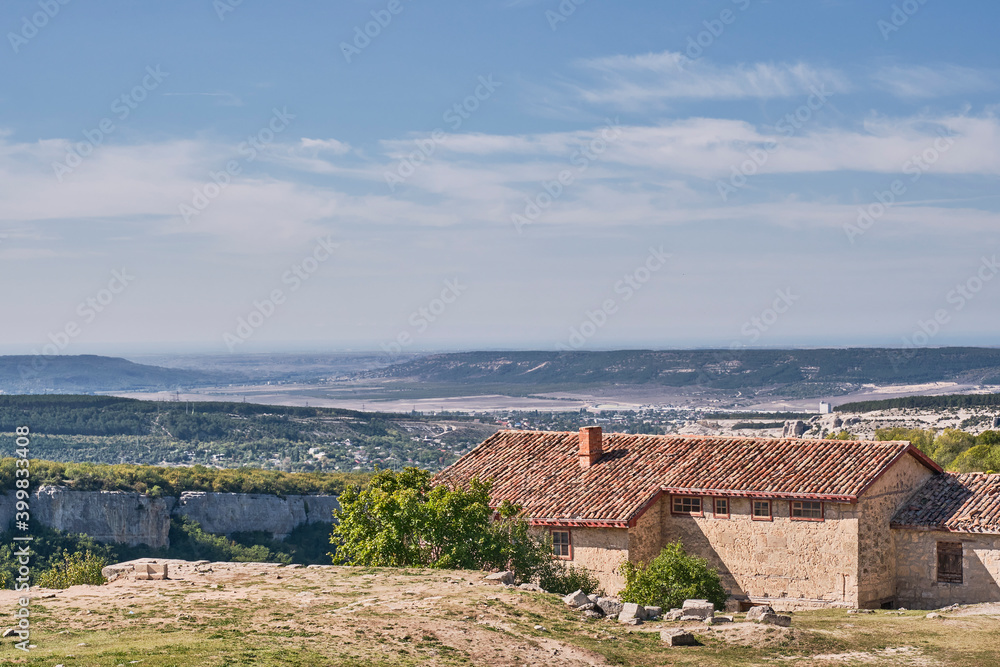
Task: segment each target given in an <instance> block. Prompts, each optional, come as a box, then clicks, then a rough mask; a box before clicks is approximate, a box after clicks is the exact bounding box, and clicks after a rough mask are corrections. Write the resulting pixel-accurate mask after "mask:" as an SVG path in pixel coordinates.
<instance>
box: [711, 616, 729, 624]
mask: <svg viewBox="0 0 1000 667" xmlns="http://www.w3.org/2000/svg"><path fill="white" fill-rule="evenodd" d="M732 622H733V617H732V616H710V617H709V618H706V619H705V625H722V624H723V623H732Z"/></svg>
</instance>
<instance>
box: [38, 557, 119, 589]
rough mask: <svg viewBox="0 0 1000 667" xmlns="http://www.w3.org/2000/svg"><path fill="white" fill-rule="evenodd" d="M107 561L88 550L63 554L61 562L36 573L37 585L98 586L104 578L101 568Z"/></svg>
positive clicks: (53, 586) (56, 586)
mask: <svg viewBox="0 0 1000 667" xmlns="http://www.w3.org/2000/svg"><path fill="white" fill-rule="evenodd" d="M107 564H108V561H107V560H106V559H104V558H102V557H101V556H97V555H94V554H93V553H91V552H90V551H86V552H80V551H76V552H73V553H67V554H63V558H62V561H61V562H56V563H53V565H52V566H51V567H50V568H49V569H47V570H45V571H44V572H42V573H41V574H40V575H38V585H39V586H41V587H42V588H69V587H70V586H79V585H81V584H89V585H91V586H100V585H101V584H103V583H104V582H105V581H106V579H105V578H104V575H103V574H101V570H102V569H103V568H104V566H106V565H107Z"/></svg>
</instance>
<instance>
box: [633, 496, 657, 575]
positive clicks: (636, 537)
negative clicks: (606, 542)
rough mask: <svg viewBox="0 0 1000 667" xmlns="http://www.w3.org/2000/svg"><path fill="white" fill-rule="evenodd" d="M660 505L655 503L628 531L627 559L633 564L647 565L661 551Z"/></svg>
mask: <svg viewBox="0 0 1000 667" xmlns="http://www.w3.org/2000/svg"><path fill="white" fill-rule="evenodd" d="M662 504H663V503H662V501H657V502H656V504H655V505H653V506H652V507H650V508H649V509H648V510H646V512H645V514H643V515H642V516H641V517H639V520H638V521H637V522H636V525H635V526H634V527H633V528H629V529H628V559H629V560H630V561H632V562H633V563H649V562H650V561H651V560H653V559H654V558H656V557H657V556H658V555H659V554H660V550H661V549H663V544H664V542H663V535H662V531H663V525H662V520H661V518H660V512H662Z"/></svg>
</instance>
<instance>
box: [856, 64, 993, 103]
mask: <svg viewBox="0 0 1000 667" xmlns="http://www.w3.org/2000/svg"><path fill="white" fill-rule="evenodd" d="M872 79H873V80H874V81H875V83H876V84H877V85H878V86H879V87H881V88H882V89H884V90H886V91H888V92H889V93H891V94H893V95H895V96H897V97H902V98H906V99H927V98H933V97H948V96H951V95H966V94H974V93H988V92H991V91H993V90H996V88H997V81H998V80H1000V75H998V73H997V72H994V71H987V70H981V69H972V68H969V67H960V66H958V65H937V66H933V67H931V66H923V65H908V66H901V65H893V66H887V67H881V68H879V69H878V70H877V71H876V72H875V73H874V74H873V75H872Z"/></svg>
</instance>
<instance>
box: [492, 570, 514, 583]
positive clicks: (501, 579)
mask: <svg viewBox="0 0 1000 667" xmlns="http://www.w3.org/2000/svg"><path fill="white" fill-rule="evenodd" d="M485 579H486V581H489V582H493V583H497V584H503V585H504V586H511V585H513V584H514V573H513V572H511V571H510V570H504V571H503V572H494V573H493V574H488V575H486V577H485Z"/></svg>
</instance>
